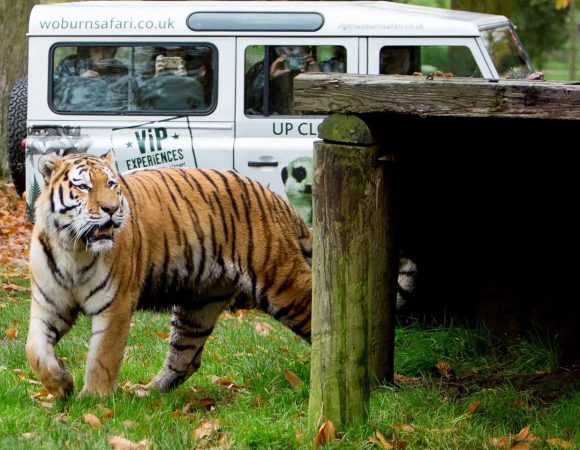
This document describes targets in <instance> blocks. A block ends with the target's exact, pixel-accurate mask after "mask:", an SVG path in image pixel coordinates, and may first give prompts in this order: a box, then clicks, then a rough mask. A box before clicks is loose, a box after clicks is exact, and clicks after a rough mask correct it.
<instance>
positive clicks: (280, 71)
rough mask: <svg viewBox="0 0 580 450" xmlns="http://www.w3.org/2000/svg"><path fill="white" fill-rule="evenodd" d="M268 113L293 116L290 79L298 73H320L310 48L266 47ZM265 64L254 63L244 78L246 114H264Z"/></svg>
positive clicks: (260, 62)
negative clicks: (267, 61)
mask: <svg viewBox="0 0 580 450" xmlns="http://www.w3.org/2000/svg"><path fill="white" fill-rule="evenodd" d="M269 50H270V52H269V60H270V61H271V63H270V66H269V70H268V74H269V99H270V101H269V105H268V111H267V113H268V114H273V115H274V114H292V110H293V108H292V80H293V79H294V77H295V76H296V75H298V74H300V73H304V72H320V71H321V69H320V65H319V64H318V62H317V61H316V59H315V58H314V56H313V55H312V48H311V47H309V46H272V47H269ZM264 73H265V68H264V61H263V60H262V61H259V62H258V63H256V64H254V65H253V66H252V67H251V68H250V70H248V72H247V73H246V78H245V97H246V100H245V112H246V114H248V115H263V114H264V105H263V103H264Z"/></svg>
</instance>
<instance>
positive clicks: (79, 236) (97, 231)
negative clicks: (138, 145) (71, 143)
mask: <svg viewBox="0 0 580 450" xmlns="http://www.w3.org/2000/svg"><path fill="white" fill-rule="evenodd" d="M39 166H40V171H41V172H42V174H43V175H44V178H45V181H46V183H47V187H46V190H45V193H47V194H46V197H48V198H46V197H45V196H44V195H43V196H41V197H40V198H39V202H40V204H39V206H41V209H40V211H41V214H40V215H39V216H38V219H39V220H45V221H46V222H45V223H47V225H49V226H52V227H53V228H54V231H55V232H56V233H57V236H58V238H59V240H60V241H61V242H63V243H65V244H68V245H70V244H72V245H73V246H75V245H78V244H79V243H82V244H83V245H84V246H85V248H86V249H87V250H89V251H91V252H93V253H101V252H106V251H108V250H110V249H111V248H113V243H114V240H115V236H116V234H117V233H118V231H119V230H120V228H121V226H122V225H123V222H124V219H125V217H126V216H127V213H128V211H129V208H128V204H127V201H126V200H125V198H124V196H123V193H122V191H121V187H120V186H119V183H118V178H119V174H118V173H117V171H116V169H115V163H114V159H113V154H112V151H109V153H107V154H106V155H105V156H103V157H100V158H99V157H96V156H91V155H86V154H75V155H69V156H65V157H64V158H57V157H55V156H54V155H49V156H45V157H43V158H41V160H40V163H39ZM42 199H44V201H43V200H42ZM42 205H44V206H45V207H44V208H43V207H42ZM47 219H48V220H47Z"/></svg>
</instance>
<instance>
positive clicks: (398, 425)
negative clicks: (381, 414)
mask: <svg viewBox="0 0 580 450" xmlns="http://www.w3.org/2000/svg"><path fill="white" fill-rule="evenodd" d="M391 427H392V428H394V429H395V430H400V431H405V432H406V433H413V432H414V431H415V428H413V427H412V426H411V425H409V424H408V423H396V424H394V425H391Z"/></svg>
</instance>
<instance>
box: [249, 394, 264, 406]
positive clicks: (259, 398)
mask: <svg viewBox="0 0 580 450" xmlns="http://www.w3.org/2000/svg"><path fill="white" fill-rule="evenodd" d="M265 404H266V401H265V400H264V397H262V396H261V395H258V396H256V398H255V399H254V401H253V402H252V405H253V406H255V407H256V408H261V407H262V406H264V405H265Z"/></svg>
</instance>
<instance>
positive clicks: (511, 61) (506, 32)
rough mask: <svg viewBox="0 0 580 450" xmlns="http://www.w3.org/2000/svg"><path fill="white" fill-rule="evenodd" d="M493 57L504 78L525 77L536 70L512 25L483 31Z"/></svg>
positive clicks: (500, 74) (482, 33)
mask: <svg viewBox="0 0 580 450" xmlns="http://www.w3.org/2000/svg"><path fill="white" fill-rule="evenodd" d="M481 35H482V37H483V40H484V42H485V45H486V46H487V49H488V50H489V53H490V54H491V59H492V60H493V63H494V64H495V67H496V69H497V71H498V73H499V76H500V77H502V78H524V77H525V76H526V75H528V74H529V73H531V72H533V71H534V66H533V65H532V62H531V61H530V59H529V57H528V55H527V53H526V51H525V50H524V46H523V45H522V43H521V41H520V38H519V37H518V34H517V33H516V30H514V28H513V27H511V26H501V27H497V28H490V29H489V30H484V31H482V32H481Z"/></svg>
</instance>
